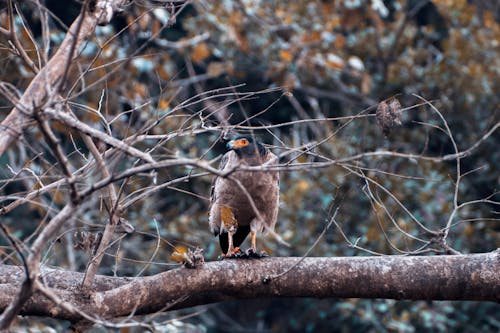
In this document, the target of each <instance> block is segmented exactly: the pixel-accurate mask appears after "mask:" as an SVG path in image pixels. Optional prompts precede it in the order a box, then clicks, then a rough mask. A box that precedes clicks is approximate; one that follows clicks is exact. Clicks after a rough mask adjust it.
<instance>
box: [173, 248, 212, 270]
mask: <svg viewBox="0 0 500 333" xmlns="http://www.w3.org/2000/svg"><path fill="white" fill-rule="evenodd" d="M170 259H171V260H173V261H177V262H179V263H182V265H183V266H184V267H186V268H196V267H200V266H202V265H203V264H204V263H205V257H204V256H203V249H202V248H199V247H197V248H196V249H195V250H191V249H187V248H185V247H184V246H176V247H175V251H174V252H173V253H172V255H170Z"/></svg>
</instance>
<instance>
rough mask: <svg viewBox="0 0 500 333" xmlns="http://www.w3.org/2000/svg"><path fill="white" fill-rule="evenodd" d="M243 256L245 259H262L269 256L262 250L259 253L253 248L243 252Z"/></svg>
mask: <svg viewBox="0 0 500 333" xmlns="http://www.w3.org/2000/svg"><path fill="white" fill-rule="evenodd" d="M245 255H246V257H247V258H257V259H259V258H264V257H269V255H268V254H267V253H266V251H264V250H262V251H260V252H257V251H256V250H255V249H253V248H249V249H248V250H246V251H245Z"/></svg>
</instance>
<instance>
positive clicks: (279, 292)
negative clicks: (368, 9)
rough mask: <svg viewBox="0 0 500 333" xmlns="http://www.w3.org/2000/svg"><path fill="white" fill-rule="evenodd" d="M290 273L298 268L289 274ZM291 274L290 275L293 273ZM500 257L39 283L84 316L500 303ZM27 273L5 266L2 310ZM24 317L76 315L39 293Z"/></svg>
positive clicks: (228, 268) (261, 263)
mask: <svg viewBox="0 0 500 333" xmlns="http://www.w3.org/2000/svg"><path fill="white" fill-rule="evenodd" d="M292 267H293V268H292ZM290 268H291V269H290ZM499 272H500V250H497V251H494V252H491V253H485V254H472V255H455V256H426V257H424V256H422V257H404V256H384V257H339V258H305V259H303V260H302V261H301V258H294V257H285V258H264V259H259V260H247V259H232V260H231V259H230V260H223V261H217V262H210V263H206V264H204V265H202V266H201V267H198V268H196V269H186V268H179V269H175V270H171V271H167V272H164V273H160V274H157V275H153V276H148V277H139V278H113V277H105V276H96V279H95V281H94V284H93V293H92V294H91V296H90V297H89V296H88V295H85V294H83V293H81V291H80V289H79V288H78V285H79V283H80V281H81V278H82V273H77V272H70V271H64V270H58V269H42V276H41V279H42V280H43V281H44V283H45V284H46V285H47V286H50V287H51V288H53V289H52V291H53V293H54V294H55V295H57V296H58V297H59V298H60V299H61V300H62V301H63V302H66V303H69V304H71V305H72V306H73V307H76V308H78V310H79V311H82V312H84V313H86V314H91V315H95V316H99V317H101V318H114V317H119V316H125V315H128V314H129V313H131V312H134V313H135V314H147V313H153V312H156V311H160V310H172V309H178V308H184V307H189V306H194V305H200V304H208V303H213V302H219V301H224V300H231V299H248V298H262V297H315V298H326V297H336V298H352V297H354V298H392V299H408V300H476V301H493V302H499V301H500V273H499ZM23 276H24V273H23V271H22V268H20V267H15V266H8V265H0V310H3V309H5V307H6V306H7V305H8V304H9V303H10V302H11V301H12V299H13V298H14V297H16V294H17V292H18V289H19V285H20V284H21V282H22V280H23ZM22 314H25V315H42V316H51V317H56V318H61V319H69V320H73V321H77V320H80V319H82V314H81V313H79V312H78V311H70V310H68V307H66V308H65V307H64V306H60V304H59V305H56V304H54V303H53V302H52V301H50V300H49V299H47V298H46V297H45V296H44V295H42V294H40V293H39V292H36V293H35V294H34V295H33V297H31V299H30V300H29V301H28V302H27V303H26V304H25V306H24V307H23V309H22Z"/></svg>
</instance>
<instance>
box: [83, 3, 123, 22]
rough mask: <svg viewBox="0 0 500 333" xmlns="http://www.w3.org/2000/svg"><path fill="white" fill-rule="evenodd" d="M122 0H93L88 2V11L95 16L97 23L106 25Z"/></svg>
mask: <svg viewBox="0 0 500 333" xmlns="http://www.w3.org/2000/svg"><path fill="white" fill-rule="evenodd" d="M123 2H124V1H123V0H119V1H111V0H93V1H90V3H89V11H90V13H91V14H93V15H95V17H96V18H97V24H98V25H106V24H108V23H109V22H110V21H111V19H112V18H113V13H114V12H115V11H117V10H119V9H120V8H119V7H120V5H121V4H122V3H123Z"/></svg>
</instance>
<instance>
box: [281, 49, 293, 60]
mask: <svg viewBox="0 0 500 333" xmlns="http://www.w3.org/2000/svg"><path fill="white" fill-rule="evenodd" d="M279 55H280V58H281V60H283V61H286V62H291V61H292V59H293V54H292V52H290V51H288V50H281V51H280V53H279Z"/></svg>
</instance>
